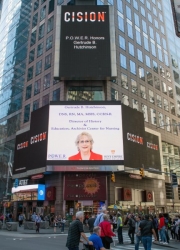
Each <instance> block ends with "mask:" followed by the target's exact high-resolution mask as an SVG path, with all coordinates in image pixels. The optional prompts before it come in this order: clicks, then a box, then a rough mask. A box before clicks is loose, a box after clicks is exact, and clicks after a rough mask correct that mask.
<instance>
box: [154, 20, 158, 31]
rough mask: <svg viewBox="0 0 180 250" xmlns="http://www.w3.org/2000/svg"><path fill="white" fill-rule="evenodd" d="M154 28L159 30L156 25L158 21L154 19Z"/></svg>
mask: <svg viewBox="0 0 180 250" xmlns="http://www.w3.org/2000/svg"><path fill="white" fill-rule="evenodd" d="M154 26H155V27H156V29H159V24H158V21H157V20H156V19H154Z"/></svg>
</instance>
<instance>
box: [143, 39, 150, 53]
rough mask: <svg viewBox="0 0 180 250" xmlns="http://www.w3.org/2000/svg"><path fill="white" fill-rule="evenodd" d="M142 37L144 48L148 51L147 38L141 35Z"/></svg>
mask: <svg viewBox="0 0 180 250" xmlns="http://www.w3.org/2000/svg"><path fill="white" fill-rule="evenodd" d="M143 38H144V48H145V49H146V50H147V51H149V44H148V38H147V37H146V36H143Z"/></svg>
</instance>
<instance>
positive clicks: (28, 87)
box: [26, 84, 32, 100]
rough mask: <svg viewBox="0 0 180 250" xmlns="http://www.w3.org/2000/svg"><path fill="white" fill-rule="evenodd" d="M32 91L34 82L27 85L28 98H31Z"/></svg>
mask: <svg viewBox="0 0 180 250" xmlns="http://www.w3.org/2000/svg"><path fill="white" fill-rule="evenodd" d="M31 92H32V84H30V85H29V86H27V87H26V100H28V99H29V98H31Z"/></svg>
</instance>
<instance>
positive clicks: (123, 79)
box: [121, 74, 128, 89]
mask: <svg viewBox="0 0 180 250" xmlns="http://www.w3.org/2000/svg"><path fill="white" fill-rule="evenodd" d="M121 87H122V88H124V89H128V80H127V75H125V74H121Z"/></svg>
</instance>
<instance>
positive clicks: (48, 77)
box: [43, 73, 51, 90]
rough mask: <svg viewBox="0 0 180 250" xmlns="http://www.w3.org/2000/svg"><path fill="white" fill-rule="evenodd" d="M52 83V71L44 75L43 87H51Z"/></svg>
mask: <svg viewBox="0 0 180 250" xmlns="http://www.w3.org/2000/svg"><path fill="white" fill-rule="evenodd" d="M50 83H51V73H49V74H47V75H45V76H44V84H43V89H44V90H45V89H47V88H49V87H50Z"/></svg>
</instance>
